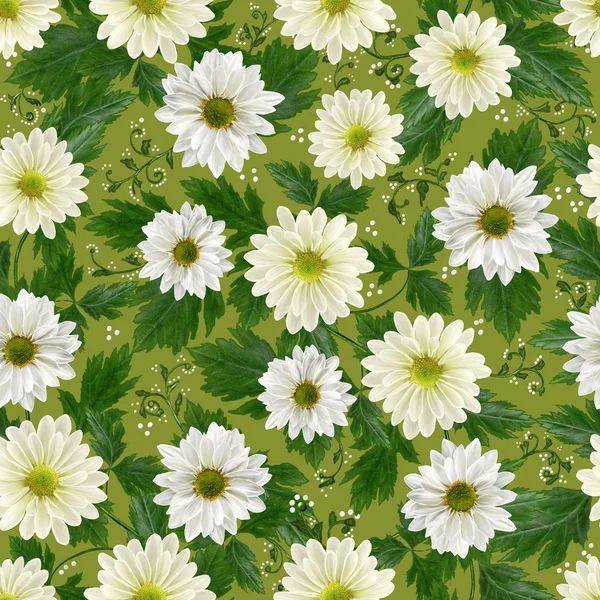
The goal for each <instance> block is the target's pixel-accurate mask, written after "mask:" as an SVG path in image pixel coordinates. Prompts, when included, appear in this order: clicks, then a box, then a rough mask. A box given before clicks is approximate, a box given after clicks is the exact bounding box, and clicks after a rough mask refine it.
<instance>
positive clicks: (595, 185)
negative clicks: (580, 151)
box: [577, 144, 600, 227]
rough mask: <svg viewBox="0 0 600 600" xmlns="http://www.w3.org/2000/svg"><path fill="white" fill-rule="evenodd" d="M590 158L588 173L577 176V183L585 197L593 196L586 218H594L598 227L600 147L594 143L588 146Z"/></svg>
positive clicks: (599, 214)
mask: <svg viewBox="0 0 600 600" xmlns="http://www.w3.org/2000/svg"><path fill="white" fill-rule="evenodd" d="M588 153H589V154H590V156H591V158H590V159H589V160H588V162H587V167H588V169H589V170H590V171H589V173H582V174H581V175H578V176H577V183H578V184H579V185H580V186H581V189H580V192H581V194H582V195H583V196H586V197H587V198H593V200H594V201H593V202H592V203H591V204H590V206H589V208H588V212H587V216H588V219H596V225H598V226H599V227H600V148H599V147H598V146H596V145H595V144H590V145H589V146H588Z"/></svg>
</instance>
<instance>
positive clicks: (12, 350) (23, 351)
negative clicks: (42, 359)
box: [4, 335, 38, 368]
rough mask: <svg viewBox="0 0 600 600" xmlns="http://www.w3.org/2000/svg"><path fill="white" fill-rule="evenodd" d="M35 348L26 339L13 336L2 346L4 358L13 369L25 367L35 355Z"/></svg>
mask: <svg viewBox="0 0 600 600" xmlns="http://www.w3.org/2000/svg"><path fill="white" fill-rule="evenodd" d="M37 350H38V348H37V346H36V345H35V344H34V343H33V342H32V341H31V340H30V339H29V338H28V337H24V336H21V335H15V336H14V337H12V338H11V339H10V340H8V342H6V344H5V345H4V358H5V359H6V361H7V362H9V363H10V364H11V365H13V366H15V367H21V368H23V367H26V366H27V365H28V364H30V363H31V361H32V360H33V359H34V357H35V355H36V354H37Z"/></svg>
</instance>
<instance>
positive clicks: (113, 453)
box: [85, 408, 127, 468]
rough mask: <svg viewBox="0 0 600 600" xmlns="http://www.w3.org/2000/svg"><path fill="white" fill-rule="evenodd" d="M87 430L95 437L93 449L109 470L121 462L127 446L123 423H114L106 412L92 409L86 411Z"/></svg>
mask: <svg viewBox="0 0 600 600" xmlns="http://www.w3.org/2000/svg"><path fill="white" fill-rule="evenodd" d="M85 414H86V420H87V429H88V431H89V432H90V434H91V435H92V436H93V437H94V439H93V440H92V442H91V443H92V448H93V449H94V452H95V453H96V454H97V455H98V456H101V457H102V459H103V460H104V461H105V462H106V464H107V465H108V466H109V468H112V466H113V465H114V464H115V463H116V462H117V460H119V458H120V457H121V455H122V454H123V452H124V450H125V448H126V447H127V444H126V443H125V442H124V441H123V437H124V436H125V427H124V426H123V423H122V422H121V421H116V422H115V421H114V420H113V419H112V418H111V416H110V415H109V414H108V413H106V412H104V413H99V412H96V411H95V410H92V409H91V408H88V409H87V410H86V411H85Z"/></svg>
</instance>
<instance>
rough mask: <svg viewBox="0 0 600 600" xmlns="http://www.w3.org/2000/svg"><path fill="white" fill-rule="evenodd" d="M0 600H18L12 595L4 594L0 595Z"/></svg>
mask: <svg viewBox="0 0 600 600" xmlns="http://www.w3.org/2000/svg"><path fill="white" fill-rule="evenodd" d="M0 600H19V599H18V598H17V597H16V596H13V595H12V594H8V593H4V594H0Z"/></svg>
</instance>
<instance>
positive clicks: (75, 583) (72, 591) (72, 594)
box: [56, 573, 87, 600]
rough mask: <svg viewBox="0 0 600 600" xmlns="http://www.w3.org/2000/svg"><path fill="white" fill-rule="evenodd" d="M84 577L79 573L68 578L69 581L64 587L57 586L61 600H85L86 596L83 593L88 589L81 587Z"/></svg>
mask: <svg viewBox="0 0 600 600" xmlns="http://www.w3.org/2000/svg"><path fill="white" fill-rule="evenodd" d="M82 579H83V575H82V574H81V573H77V574H76V575H71V576H70V577H67V581H65V583H63V584H62V585H58V586H56V593H57V594H58V595H59V597H60V599H61V600H84V599H85V596H84V595H83V592H84V591H85V590H86V589H87V588H85V587H83V586H81V585H79V584H80V583H81V580H82Z"/></svg>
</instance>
